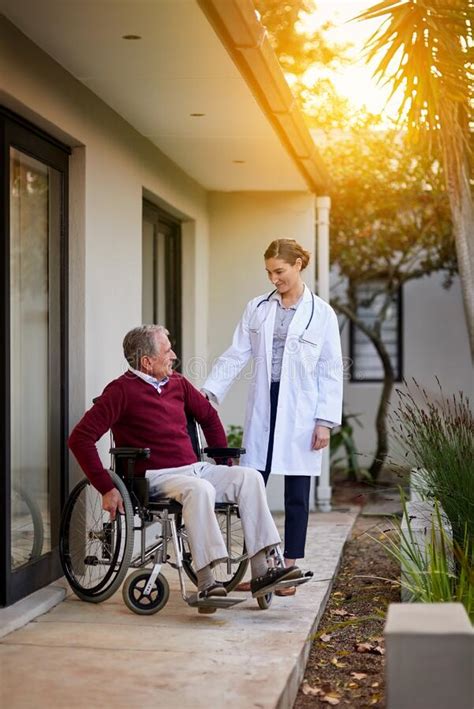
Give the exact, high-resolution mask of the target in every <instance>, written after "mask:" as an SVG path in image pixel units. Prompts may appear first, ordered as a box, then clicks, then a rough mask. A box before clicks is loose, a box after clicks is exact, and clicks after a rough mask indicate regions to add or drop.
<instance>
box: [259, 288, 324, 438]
mask: <svg viewBox="0 0 474 709" xmlns="http://www.w3.org/2000/svg"><path fill="white" fill-rule="evenodd" d="M270 300H276V302H277V305H278V308H277V312H276V315H275V325H274V327H273V343H272V382H279V381H280V377H281V365H282V362H283V353H284V351H285V343H286V338H287V337H288V328H289V327H290V323H291V321H292V320H293V318H294V316H295V313H296V311H297V309H298V306H299V304H300V303H301V301H302V300H303V295H301V297H300V298H299V299H298V300H297V301H296V303H293V305H289V306H288V307H287V308H285V306H284V305H283V303H282V300H281V295H280V293H274V294H273V295H272V296H271V298H270ZM315 422H316V424H317V425H319V426H326V428H334V426H336V424H335V423H333V422H332V421H324V420H323V419H316V420H315Z"/></svg>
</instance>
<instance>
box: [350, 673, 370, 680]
mask: <svg viewBox="0 0 474 709" xmlns="http://www.w3.org/2000/svg"><path fill="white" fill-rule="evenodd" d="M351 677H354V679H357V680H361V679H365V678H366V677H367V675H366V674H365V672H351Z"/></svg>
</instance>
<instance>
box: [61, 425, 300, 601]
mask: <svg viewBox="0 0 474 709" xmlns="http://www.w3.org/2000/svg"><path fill="white" fill-rule="evenodd" d="M188 433H189V435H190V438H191V441H192V443H193V447H194V449H195V452H196V453H197V456H198V459H202V453H205V454H206V455H207V456H208V457H209V458H222V459H229V458H237V457H239V456H240V455H241V454H242V453H245V450H244V449H241V448H205V449H204V450H203V449H202V445H201V440H200V436H199V429H198V428H197V426H196V424H195V422H194V421H188ZM110 454H111V456H112V461H113V465H112V468H113V469H112V470H110V471H109V474H110V476H111V478H112V481H113V483H114V486H115V487H116V488H117V489H118V491H119V492H120V494H121V496H122V499H123V506H124V514H119V513H118V512H117V515H116V517H115V520H113V521H112V520H111V519H110V517H109V514H108V513H107V512H104V511H103V510H102V495H101V494H100V493H99V492H98V491H97V490H95V488H94V487H93V486H92V485H91V483H90V482H89V480H87V479H85V480H82V481H81V482H79V483H78V484H77V485H76V487H75V488H74V489H73V490H72V492H71V494H70V496H69V498H68V500H67V502H66V505H65V508H64V511H63V515H62V519H61V530H60V545H59V552H60V559H61V564H62V568H63V571H64V574H65V576H66V579H67V580H68V582H69V584H70V586H71V588H72V590H73V591H74V593H75V594H76V595H77V596H78V597H79V598H80V599H81V600H83V601H87V602H90V603H100V602H102V601H105V600H106V599H107V598H110V597H111V596H112V595H113V594H114V593H115V592H116V591H117V590H118V588H119V587H120V585H121V584H122V583H123V586H122V596H123V600H124V602H125V604H126V606H127V607H128V608H129V609H130V610H131V611H133V612H135V613H138V614H140V615H151V614H153V613H157V612H158V611H160V610H161V609H162V608H164V607H165V605H166V603H167V601H168V599H169V595H170V589H169V584H168V581H167V579H166V577H165V576H164V575H163V574H162V573H161V569H162V566H163V564H170V565H171V566H172V567H173V568H175V569H177V571H178V574H179V582H180V589H181V595H182V597H183V600H184V601H185V602H186V603H187V604H188V605H190V606H193V607H197V608H198V610H199V612H202V613H206V612H208V613H213V612H215V609H216V608H229V607H231V606H234V605H236V604H237V603H241V602H243V601H244V600H246V598H245V597H244V598H235V597H234V598H232V597H230V596H226V597H212V598H209V599H205V600H199V601H198V600H197V594H196V593H193V594H191V595H188V594H187V591H186V585H185V576H187V577H188V579H189V580H190V581H191V582H192V583H193V584H194V585H197V577H196V572H195V569H194V567H193V561H192V556H191V551H190V547H189V541H188V538H187V534H186V528H185V526H184V525H183V521H182V507H181V504H180V503H178V502H177V501H175V500H172V499H169V498H166V499H165V498H163V499H162V498H159V499H150V496H149V488H148V480H147V479H146V478H144V477H138V476H137V477H135V476H134V467H135V462H136V461H137V460H138V459H143V458H148V457H149V455H150V450H149V449H148V448H127V447H121V448H115V447H112V448H111V449H110ZM215 513H216V517H217V520H218V522H219V526H220V528H221V531H222V534H223V538H224V541H225V543H226V546H227V550H228V558H227V560H226V561H224V562H222V563H219V564H217V565H216V566H215V567H214V569H213V571H214V575H215V577H216V579H217V580H218V581H221V582H222V583H223V584H224V586H225V588H226V590H227V592H230V591H232V590H233V589H234V588H235V587H236V586H237V584H238V583H239V582H240V581H241V580H242V579H243V577H244V575H245V572H246V570H247V566H248V557H247V553H246V549H245V542H244V537H243V531H242V526H241V522H240V517H239V510H238V507H237V505H236V504H233V503H216V507H215ZM278 561H279V562H280V563H281V562H282V559H281V558H280V559H279V560H278ZM150 565H151V567H150ZM130 568H133V569H135V571H133V572H132V573H131V574H129V575H127V574H128V572H129V569H130ZM298 581H299V580H298ZM283 583H285V582H283ZM289 583H290V584H292V585H294V583H295V582H294V581H293V582H289ZM279 587H281V584H280V585H279ZM272 597H273V594H272V592H268V593H265V594H263V595H261V596H258V597H257V603H258V606H259V608H260V609H262V610H266V609H268V608H269V607H270V604H271V602H272Z"/></svg>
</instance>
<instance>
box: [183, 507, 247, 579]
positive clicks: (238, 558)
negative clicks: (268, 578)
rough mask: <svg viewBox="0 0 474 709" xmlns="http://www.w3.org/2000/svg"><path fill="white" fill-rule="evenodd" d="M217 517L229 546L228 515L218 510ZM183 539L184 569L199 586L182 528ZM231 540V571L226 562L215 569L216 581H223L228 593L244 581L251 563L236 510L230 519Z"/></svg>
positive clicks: (184, 530) (184, 531) (217, 565)
mask: <svg viewBox="0 0 474 709" xmlns="http://www.w3.org/2000/svg"><path fill="white" fill-rule="evenodd" d="M216 517H217V521H218V523H219V527H220V530H221V532H222V536H223V538H224V542H226V545H227V513H226V512H225V510H220V509H216ZM181 538H182V541H183V567H184V570H185V572H186V575H187V576H188V578H189V579H190V580H191V581H192V582H193V584H194V585H195V586H197V576H196V571H195V569H194V567H193V562H192V555H191V550H190V547H189V542H188V539H187V536H186V529H185V528H184V527H182V528H181ZM230 538H231V545H230V559H231V567H230V570H229V568H228V565H227V562H226V561H223V562H221V563H220V564H216V566H214V568H213V573H214V576H215V578H216V581H221V582H222V583H223V584H224V586H225V588H226V590H227V591H232V589H234V588H235V587H236V586H237V584H239V583H240V582H241V581H242V579H243V577H244V576H245V572H246V571H247V566H248V563H249V562H248V558H247V552H246V549H245V541H244V533H243V530H242V523H241V520H240V517H239V516H238V515H237V512H236V509H235V510H232V515H231V519H230Z"/></svg>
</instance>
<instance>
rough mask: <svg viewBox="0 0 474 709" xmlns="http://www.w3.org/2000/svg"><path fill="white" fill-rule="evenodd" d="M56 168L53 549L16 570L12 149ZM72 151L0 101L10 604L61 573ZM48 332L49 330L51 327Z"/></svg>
mask: <svg viewBox="0 0 474 709" xmlns="http://www.w3.org/2000/svg"><path fill="white" fill-rule="evenodd" d="M11 147H13V148H17V149H18V150H20V151H21V152H22V153H25V154H27V155H30V156H31V157H33V158H35V159H37V160H39V161H41V162H42V163H44V164H46V165H48V166H50V167H52V168H54V169H55V170H57V171H58V172H59V173H60V174H61V191H60V197H61V205H60V214H59V217H60V231H59V249H58V252H57V253H56V254H55V255H56V257H57V258H58V264H59V274H58V275H59V299H60V304H59V317H58V322H57V325H58V327H57V328H56V330H55V333H54V334H55V336H56V340H55V341H56V343H57V344H59V351H58V350H57V349H53V348H51V349H50V353H49V367H50V371H51V370H53V371H54V369H53V368H55V370H56V371H58V368H59V371H60V378H59V380H58V381H57V382H56V383H53V384H51V386H52V387H53V388H54V392H55V398H54V402H53V405H52V409H51V410H50V412H49V416H50V421H52V422H53V426H52V434H51V435H52V439H50V443H51V442H52V443H53V444H54V449H52V448H51V446H50V455H51V458H50V471H51V472H50V475H51V479H52V480H53V481H55V482H56V484H57V495H58V499H57V500H56V502H57V504H56V505H55V506H54V507H53V508H52V510H51V524H52V530H55V531H57V537H56V539H54V540H52V549H51V551H50V552H47V553H45V554H43V555H42V556H41V557H40V558H39V559H38V560H35V561H33V562H31V563H29V564H27V565H25V566H23V567H20V568H19V569H17V570H14V571H12V570H11V560H10V540H11V529H10V526H11V502H10V500H11V475H10V461H11V438H10V437H11V421H10V391H11V380H10V325H11V323H10V159H9V153H10V148H11ZM70 153H71V150H70V148H69V147H68V146H66V145H63V144H62V143H61V142H60V141H58V140H57V139H55V138H54V137H52V136H50V135H49V134H47V133H45V132H44V131H42V130H41V129H40V128H38V127H37V126H35V125H33V124H32V123H30V122H29V121H27V120H26V119H24V118H23V117H21V116H18V115H17V114H15V113H13V112H12V111H10V110H9V109H7V108H5V107H3V106H0V165H2V166H3V169H2V172H1V178H0V182H1V189H0V214H2V215H3V218H2V227H3V247H2V249H1V251H0V272H1V275H2V281H3V292H2V295H3V299H2V302H3V307H2V308H1V309H0V331H1V332H2V334H3V335H4V337H3V343H2V346H1V347H0V372H1V376H0V400H1V402H2V406H1V409H0V438H1V440H3V441H4V445H3V447H2V453H1V466H2V472H1V473H0V509H2V511H3V514H2V521H1V522H0V605H2V606H5V605H10V604H12V603H14V602H15V601H17V600H19V599H20V598H23V597H24V596H26V595H28V594H30V593H32V592H34V591H35V590H37V589H39V588H42V587H44V586H45V585H47V584H49V583H51V582H52V581H54V580H56V579H57V578H59V577H60V576H61V575H62V569H61V565H60V562H59V520H60V514H61V509H62V506H63V504H64V500H65V495H66V492H67V488H68V458H69V456H68V452H67V445H66V440H67V433H68V405H69V402H68V194H69V184H68V170H69V166H68V159H69V155H70ZM50 335H51V331H50ZM51 451H52V453H51Z"/></svg>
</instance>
